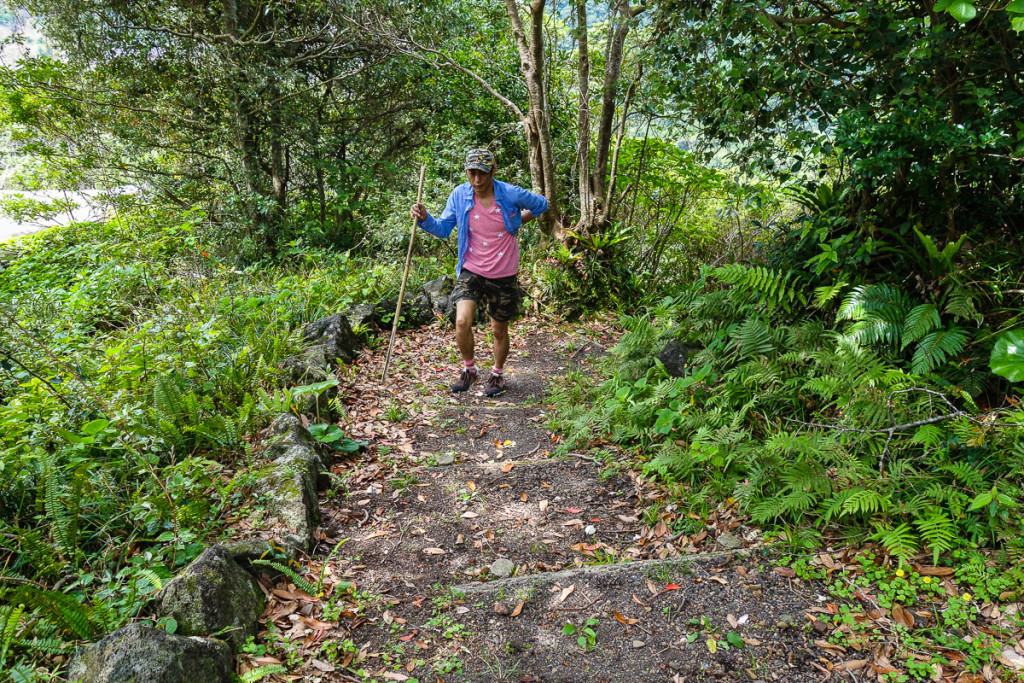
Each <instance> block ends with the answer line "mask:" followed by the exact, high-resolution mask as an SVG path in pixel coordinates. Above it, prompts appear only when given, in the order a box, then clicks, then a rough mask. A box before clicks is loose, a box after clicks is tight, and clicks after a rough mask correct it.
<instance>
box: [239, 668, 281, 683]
mask: <svg viewBox="0 0 1024 683" xmlns="http://www.w3.org/2000/svg"><path fill="white" fill-rule="evenodd" d="M284 673H288V669H286V668H285V667H283V666H281V665H280V664H267V665H265V666H258V667H256V668H255V669H252V670H251V671H247V672H246V673H244V674H242V675H241V676H239V677H238V680H239V681H241V682H242V683H256V681H262V680H263V679H264V678H266V677H267V676H272V675H274V674H284Z"/></svg>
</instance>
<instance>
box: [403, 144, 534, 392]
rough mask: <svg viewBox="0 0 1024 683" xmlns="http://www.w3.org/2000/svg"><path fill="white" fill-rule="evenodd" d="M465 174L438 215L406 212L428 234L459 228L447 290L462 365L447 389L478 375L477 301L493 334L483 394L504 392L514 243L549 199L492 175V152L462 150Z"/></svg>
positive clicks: (515, 286) (515, 300)
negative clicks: (451, 282)
mask: <svg viewBox="0 0 1024 683" xmlns="http://www.w3.org/2000/svg"><path fill="white" fill-rule="evenodd" d="M465 168H466V178H467V179H468V181H469V182H466V183H463V184H461V185H459V186H458V187H456V188H455V189H454V190H452V193H451V194H450V195H448V202H447V203H446V204H445V207H444V211H443V212H442V213H441V216H440V218H435V217H433V216H431V215H430V214H429V213H427V209H426V207H425V206H423V205H422V204H413V206H412V208H411V209H410V210H409V213H410V215H412V217H413V218H415V219H416V221H417V225H419V226H420V227H421V228H423V229H424V230H426V231H427V232H429V233H430V234H431V235H434V236H436V237H440V238H441V239H445V238H447V237H448V236H449V235H450V234H451V232H452V229H453V228H455V227H458V229H459V251H458V255H459V256H458V265H457V266H456V269H455V275H456V282H455V288H454V289H453V290H452V301H453V302H455V343H456V344H457V345H458V347H459V352H460V353H461V354H462V360H463V368H462V370H461V372H460V374H459V379H458V380H457V381H456V382H455V383H454V384H452V391H455V392H459V391H467V390H468V389H469V388H470V387H471V386H473V384H474V383H476V381H477V379H478V378H479V374H478V372H477V368H476V356H475V354H474V348H473V321H474V320H475V318H476V308H477V305H480V304H485V303H486V305H487V315H489V316H490V318H491V331H492V332H493V334H494V365H493V367H492V368H491V376H490V377H489V378H488V380H487V386H486V388H485V389H484V394H486V395H487V396H497V395H498V394H500V393H502V392H503V391H505V374H504V367H505V359H506V358H507V357H508V347H509V340H508V324H509V322H510V321H511V320H512V318H513V317H514V316H515V314H516V311H517V309H518V307H519V302H520V293H519V243H518V242H517V241H516V234H517V233H518V232H519V227H520V226H521V225H522V224H523V223H528V222H529V221H531V220H533V219H534V218H535V217H537V216H539V215H540V214H542V213H544V212H545V211H547V208H548V200H547V199H545V198H544V197H542V196H540V195H538V194H534V193H533V192H529V191H527V190H524V189H523V188H521V187H516V186H515V185H510V184H508V183H503V182H501V181H500V180H495V179H494V169H495V161H494V154H493V153H491V151H490V150H487V149H471V150H469V152H468V153H467V154H466V164H465Z"/></svg>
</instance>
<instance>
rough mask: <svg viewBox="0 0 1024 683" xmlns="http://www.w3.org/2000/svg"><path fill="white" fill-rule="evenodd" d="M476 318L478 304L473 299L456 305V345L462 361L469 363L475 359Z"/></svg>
mask: <svg viewBox="0 0 1024 683" xmlns="http://www.w3.org/2000/svg"><path fill="white" fill-rule="evenodd" d="M475 317H476V302H475V301H473V300H472V299H463V300H462V301H460V302H458V303H457V304H455V344H456V346H458V347H459V353H461V354H462V360H464V361H465V362H467V363H468V362H470V361H471V360H473V358H474V355H473V353H474V349H473V319H474V318H475ZM506 351H507V348H506Z"/></svg>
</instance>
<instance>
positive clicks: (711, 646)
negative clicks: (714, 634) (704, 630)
mask: <svg viewBox="0 0 1024 683" xmlns="http://www.w3.org/2000/svg"><path fill="white" fill-rule="evenodd" d="M704 642H705V644H707V646H708V652H710V653H711V654H715V652H717V651H718V641H717V640H715V639H714V638H708V639H707V640H706V641H704Z"/></svg>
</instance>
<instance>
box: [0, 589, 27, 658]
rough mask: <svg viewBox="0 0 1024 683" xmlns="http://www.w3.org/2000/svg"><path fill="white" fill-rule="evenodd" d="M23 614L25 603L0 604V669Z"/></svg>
mask: <svg viewBox="0 0 1024 683" xmlns="http://www.w3.org/2000/svg"><path fill="white" fill-rule="evenodd" d="M24 614H25V605H18V606H17V607H15V606H14V605H3V606H0V671H2V670H3V668H4V663H5V662H6V661H7V655H8V653H9V652H10V650H11V645H13V644H14V641H15V639H16V638H17V635H18V627H19V626H20V625H21V618H22V616H23V615H24Z"/></svg>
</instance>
